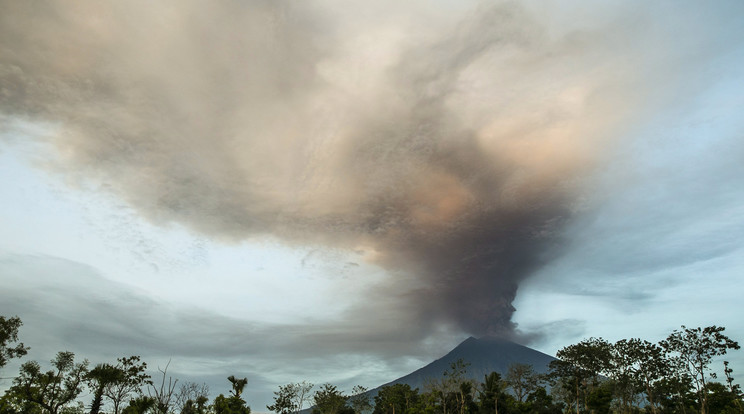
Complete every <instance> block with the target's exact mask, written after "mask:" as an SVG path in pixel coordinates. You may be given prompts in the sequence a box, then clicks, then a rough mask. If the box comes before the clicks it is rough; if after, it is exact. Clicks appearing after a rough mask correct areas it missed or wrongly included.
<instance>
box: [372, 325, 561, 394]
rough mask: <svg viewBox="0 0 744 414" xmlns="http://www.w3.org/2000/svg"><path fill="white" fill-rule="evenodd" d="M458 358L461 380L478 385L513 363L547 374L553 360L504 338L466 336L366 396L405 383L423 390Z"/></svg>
mask: <svg viewBox="0 0 744 414" xmlns="http://www.w3.org/2000/svg"><path fill="white" fill-rule="evenodd" d="M458 359H462V360H463V362H465V363H467V364H470V365H468V367H467V373H466V374H465V377H466V378H469V379H472V380H474V381H476V382H482V381H483V379H484V378H485V376H486V375H488V374H490V373H491V372H494V371H495V372H498V373H500V374H501V375H502V376H503V375H505V374H506V371H507V369H508V368H509V366H510V365H512V364H515V363H520V364H529V365H532V367H533V368H534V370H535V371H536V372H541V373H543V372H547V370H548V364H549V363H550V361H553V360H555V358H554V357H552V356H550V355H547V354H544V353H542V352H540V351H536V350H534V349H532V348H528V347H526V346H524V345H519V344H517V343H515V342H512V341H508V340H505V339H501V338H496V337H489V336H486V337H482V338H473V337H470V338H468V339H466V340H465V341H463V342H462V343H460V344H459V345H458V346H456V347H455V348H454V349H453V350H452V351H450V352H449V353H448V354H447V355H445V356H443V357H441V358H439V359H437V360H436V361H434V362H432V363H430V364H428V365H426V366H425V367H423V368H420V369H418V370H416V371H414V372H412V373H410V374H408V375H405V376H403V377H400V378H398V379H396V380H393V381H390V382H388V383H386V384H383V385H381V386H379V387H377V388H375V389H374V390H370V393H371V394H372V395H376V394H377V391H378V390H379V389H380V388H382V387H384V386H386V385H393V384H408V385H410V386H411V388H418V389H419V391H423V390H424V384H425V383H426V382H427V381H429V380H432V379H439V378H441V377H442V375H443V373H444V372H445V371H448V370H449V369H450V365H451V364H452V363H453V362H456V361H457V360H458Z"/></svg>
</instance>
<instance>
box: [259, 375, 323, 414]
mask: <svg viewBox="0 0 744 414" xmlns="http://www.w3.org/2000/svg"><path fill="white" fill-rule="evenodd" d="M313 386H314V385H313V384H312V383H310V382H307V381H302V382H297V383H290V384H287V385H281V386H279V391H274V395H275V396H274V404H273V405H267V406H266V408H268V409H269V410H271V411H274V412H276V413H280V414H291V413H298V412H300V411H301V410H302V407H303V406H304V405H305V403H306V402H308V401H309V400H310V398H311V395H310V390H312V389H313Z"/></svg>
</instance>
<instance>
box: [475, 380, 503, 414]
mask: <svg viewBox="0 0 744 414" xmlns="http://www.w3.org/2000/svg"><path fill="white" fill-rule="evenodd" d="M506 387H507V385H506V382H505V381H503V380H502V379H501V374H499V373H498V372H492V373H490V374H488V375H486V377H485V381H483V383H482V384H481V389H480V390H479V391H478V393H479V399H480V412H481V413H482V414H499V408H500V407H501V406H503V405H504V401H505V399H506V395H505V393H504V391H505V390H506ZM502 412H503V410H502Z"/></svg>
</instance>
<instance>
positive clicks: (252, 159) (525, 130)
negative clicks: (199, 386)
mask: <svg viewBox="0 0 744 414" xmlns="http://www.w3.org/2000/svg"><path fill="white" fill-rule="evenodd" d="M0 4H1V9H0V10H1V11H2V13H0V83H2V85H3V86H2V90H1V91H0V110H1V111H2V114H3V115H4V116H12V117H20V118H24V119H30V120H33V121H42V122H46V123H49V125H51V128H53V129H54V131H55V132H54V135H53V136H52V137H51V138H49V143H50V144H51V145H52V146H53V148H54V149H55V153H56V155H57V160H56V161H55V168H60V169H62V170H63V171H65V173H66V174H68V176H69V177H71V178H79V179H81V180H93V181H95V182H97V183H103V184H106V185H109V186H110V188H112V191H114V192H115V193H116V194H118V195H119V196H120V197H122V198H123V199H125V200H127V201H128V202H129V203H130V204H131V205H132V206H134V207H135V208H136V209H138V210H139V211H140V212H141V213H142V214H143V215H144V216H145V217H147V218H148V219H149V220H151V221H153V222H156V223H167V222H178V223H182V224H185V225H186V226H188V227H190V228H191V229H193V230H194V231H197V232H201V233H204V234H207V235H210V236H212V237H215V238H219V239H221V240H224V241H226V242H231V241H240V240H244V239H248V238H258V237H277V238H280V239H281V240H283V241H285V242H286V243H289V244H320V245H326V246H329V247H333V248H339V247H340V248H348V249H362V250H364V251H365V252H367V253H366V256H365V259H366V260H370V261H373V262H375V263H378V264H380V265H382V266H384V267H385V268H386V269H387V270H388V271H389V272H390V273H391V274H393V275H394V276H395V278H396V282H394V283H393V284H392V285H390V286H387V287H386V289H385V292H386V294H387V295H389V296H393V297H396V298H397V301H398V302H399V303H401V309H407V310H409V311H412V312H414V313H415V315H416V316H417V321H418V322H419V323H420V324H422V325H425V326H434V325H437V324H452V325H454V326H456V327H458V328H459V329H462V330H464V331H467V332H469V333H471V334H476V335H482V334H502V335H507V334H510V333H511V332H512V331H513V328H514V326H513V324H512V323H511V316H512V314H513V312H514V308H513V307H512V301H513V299H514V297H515V295H516V292H517V287H518V285H519V283H520V281H521V280H523V279H524V278H525V277H527V276H529V274H530V273H531V272H533V271H534V270H535V269H537V268H538V267H539V266H541V265H542V264H543V263H545V261H546V260H547V259H548V258H549V256H550V255H551V254H552V253H553V252H554V249H555V247H556V246H557V245H558V244H559V242H560V235H561V230H562V228H563V226H564V225H565V224H566V223H567V222H568V220H569V219H570V218H571V217H572V215H573V214H574V213H575V211H576V209H577V205H578V199H577V194H578V191H579V190H580V188H579V187H580V178H581V176H582V175H583V174H584V173H585V172H586V171H587V170H588V169H589V168H591V167H592V165H593V163H595V162H597V161H598V160H597V157H596V156H595V155H594V154H595V148H596V147H598V146H600V145H602V144H603V142H605V141H606V138H608V134H607V133H606V132H607V131H608V130H609V129H611V128H612V126H613V125H614V124H615V123H616V122H618V121H619V120H620V119H621V118H622V116H623V114H624V113H625V111H626V110H627V108H628V107H629V106H630V105H632V104H633V102H635V101H636V100H637V98H638V97H637V96H631V95H630V94H628V92H627V89H628V88H626V87H624V85H626V84H628V83H629V82H632V80H631V79H629V78H632V76H630V75H628V73H629V72H628V71H627V67H628V66H627V65H628V63H627V59H620V58H617V59H616V58H613V57H612V56H614V54H615V53H616V52H617V50H615V51H614V52H613V53H610V52H607V51H605V50H604V49H603V47H601V46H600V44H599V42H596V43H595V42H594V41H593V40H592V39H593V36H594V35H593V34H591V33H588V34H587V33H585V34H577V33H572V34H570V35H566V34H561V35H559V36H555V35H548V34H547V33H545V31H544V30H542V29H541V27H540V24H539V21H538V20H537V19H536V18H534V17H531V16H530V13H528V12H527V11H526V10H523V9H522V8H520V7H518V6H515V5H513V4H498V5H493V6H489V7H481V8H479V9H477V10H475V11H459V12H457V13H451V15H447V16H443V15H440V14H436V13H430V14H427V11H426V9H425V8H424V7H423V6H422V5H420V4H418V3H411V4H410V5H407V6H401V5H398V4H397V3H392V4H387V5H386V7H381V8H380V9H374V6H369V5H367V6H360V5H358V6H360V7H368V8H371V11H369V10H368V11H369V13H368V14H364V13H359V14H353V15H352V14H343V13H340V12H338V11H337V10H332V7H328V4H326V3H325V2H317V3H302V4H305V5H303V6H300V5H298V3H296V2H269V1H247V2H230V1H226V2H219V3H205V2H181V1H179V2H173V3H171V2H158V3H154V4H153V3H152V2H146V1H143V2H126V3H110V2H103V3H102V2H97V1H90V2H75V3H70V2H62V1H59V2H54V1H52V2H45V3H38V2H17V1H3V2H2V3H0ZM393 4H395V6H393ZM337 6H338V5H337ZM346 7H348V6H345V7H344V9H345V10H348V8H346ZM387 7H394V8H393V9H392V10H393V11H394V12H393V13H389V10H387ZM383 9H385V10H383ZM400 16H418V17H419V19H410V20H406V19H398V18H397V17H400ZM345 19H348V20H350V21H346V20H345ZM369 33H371V34H369ZM624 62H626V63H624ZM588 65H591V66H592V67H593V68H594V69H593V70H592V71H591V72H589V73H578V72H577V71H576V69H577V68H580V67H584V66H588Z"/></svg>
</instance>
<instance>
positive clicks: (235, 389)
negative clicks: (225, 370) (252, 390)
mask: <svg viewBox="0 0 744 414" xmlns="http://www.w3.org/2000/svg"><path fill="white" fill-rule="evenodd" d="M227 380H228V381H230V384H231V385H232V390H230V396H229V397H225V396H224V395H223V394H220V395H218V396H217V398H215V399H214V412H215V414H251V407H249V406H248V405H247V404H246V402H245V400H243V398H242V397H241V394H242V393H243V390H244V389H245V386H246V384H248V379H247V378H235V376H233V375H230V376H229V377H227Z"/></svg>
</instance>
